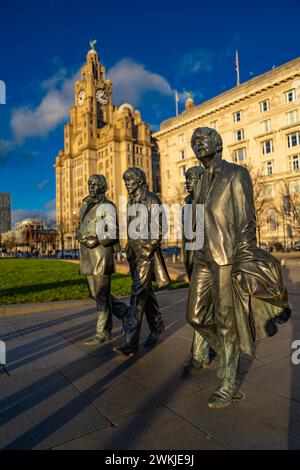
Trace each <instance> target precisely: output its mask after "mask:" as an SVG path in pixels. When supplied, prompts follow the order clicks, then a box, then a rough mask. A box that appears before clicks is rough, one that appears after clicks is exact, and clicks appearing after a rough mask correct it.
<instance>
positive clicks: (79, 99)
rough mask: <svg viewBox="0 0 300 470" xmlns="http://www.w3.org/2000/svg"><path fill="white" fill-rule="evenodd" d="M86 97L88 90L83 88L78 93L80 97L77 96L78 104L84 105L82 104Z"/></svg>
mask: <svg viewBox="0 0 300 470" xmlns="http://www.w3.org/2000/svg"><path fill="white" fill-rule="evenodd" d="M85 98H86V92H85V91H84V90H81V91H80V92H79V93H78V97H77V103H78V106H82V105H83V103H84V100H85Z"/></svg>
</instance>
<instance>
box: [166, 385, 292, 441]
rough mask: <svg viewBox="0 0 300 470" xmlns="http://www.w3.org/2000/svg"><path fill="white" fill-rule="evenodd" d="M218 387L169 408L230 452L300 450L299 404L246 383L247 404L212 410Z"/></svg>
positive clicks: (176, 401)
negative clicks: (210, 399) (214, 395)
mask: <svg viewBox="0 0 300 470" xmlns="http://www.w3.org/2000/svg"><path fill="white" fill-rule="evenodd" d="M214 389H215V387H210V388H208V389H205V390H203V391H199V392H197V393H194V394H193V395H190V396H189V397H185V398H181V399H178V400H175V401H174V402H172V403H171V402H169V403H168V404H167V407H168V408H169V409H170V410H172V411H174V412H175V413H176V414H178V415H179V416H182V417H183V418H184V419H185V420H186V421H187V422H189V423H191V424H193V425H194V426H196V427H197V428H198V429H199V430H201V431H204V430H205V433H207V434H208V435H210V436H211V437H212V438H214V439H216V440H217V441H218V442H220V443H222V445H224V446H225V447H226V448H228V449H258V450H259V449H300V403H298V402H295V405H294V406H293V418H292V419H291V418H290V411H291V410H290V400H288V399H286V398H284V397H282V396H279V395H278V394H276V393H274V392H271V391H268V390H266V389H265V388H261V387H258V386H256V385H254V384H252V383H249V382H247V381H244V382H243V385H242V387H241V390H242V391H243V393H244V394H245V396H246V399H245V400H241V401H236V402H235V403H233V404H232V405H231V406H229V407H227V408H223V409H217V410H211V409H210V408H208V406H207V400H208V399H209V396H210V395H211V393H212V392H213V391H214Z"/></svg>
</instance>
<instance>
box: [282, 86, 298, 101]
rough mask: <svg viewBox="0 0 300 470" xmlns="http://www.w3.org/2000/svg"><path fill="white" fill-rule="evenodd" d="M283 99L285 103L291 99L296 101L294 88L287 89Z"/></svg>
mask: <svg viewBox="0 0 300 470" xmlns="http://www.w3.org/2000/svg"><path fill="white" fill-rule="evenodd" d="M284 101H285V103H292V102H293V101H296V90H295V88H294V89H293V90H289V91H286V92H285V93H284Z"/></svg>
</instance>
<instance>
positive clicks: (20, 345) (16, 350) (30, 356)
mask: <svg viewBox="0 0 300 470" xmlns="http://www.w3.org/2000/svg"><path fill="white" fill-rule="evenodd" d="M6 347H7V351H6V360H7V369H8V371H9V373H10V374H11V375H15V374H16V372H23V371H30V370H36V369H40V368H43V367H47V366H55V365H59V364H64V363H66V362H74V361H76V360H78V359H81V358H82V357H84V356H85V355H86V353H85V352H83V351H81V350H80V349H78V348H76V347H75V346H73V345H72V344H71V343H70V342H69V341H66V340H65V339H64V338H63V337H62V336H60V335H58V334H51V333H50V334H48V335H47V336H42V337H40V336H36V335H27V336H24V337H16V338H13V339H9V340H8V341H7V342H6Z"/></svg>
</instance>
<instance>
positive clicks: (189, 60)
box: [182, 49, 214, 74]
mask: <svg viewBox="0 0 300 470" xmlns="http://www.w3.org/2000/svg"><path fill="white" fill-rule="evenodd" d="M213 59H214V55H213V53H212V52H210V51H207V50H204V49H198V50H197V51H194V52H190V53H189V54H186V55H185V56H184V57H183V61H182V65H183V70H182V71H183V73H184V74H187V73H196V72H210V71H211V70H212V68H213Z"/></svg>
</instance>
